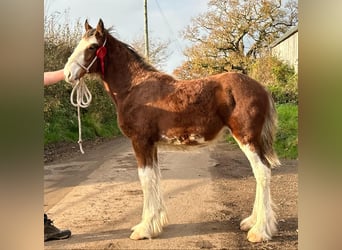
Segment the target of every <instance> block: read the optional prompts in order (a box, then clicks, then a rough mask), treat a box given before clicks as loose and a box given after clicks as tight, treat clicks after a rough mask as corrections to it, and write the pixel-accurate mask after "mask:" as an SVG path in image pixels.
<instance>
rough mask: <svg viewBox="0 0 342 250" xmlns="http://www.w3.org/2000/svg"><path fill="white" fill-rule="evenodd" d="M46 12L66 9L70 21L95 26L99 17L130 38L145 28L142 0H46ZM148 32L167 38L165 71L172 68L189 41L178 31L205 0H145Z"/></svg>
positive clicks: (203, 6)
mask: <svg viewBox="0 0 342 250" xmlns="http://www.w3.org/2000/svg"><path fill="white" fill-rule="evenodd" d="M44 2H45V7H44V9H45V12H46V13H45V15H49V14H52V13H54V12H56V11H57V12H61V13H63V12H64V11H66V10H67V11H68V12H69V14H70V18H71V21H72V22H74V21H76V20H78V19H79V20H80V21H81V22H82V23H83V22H84V21H85V19H88V21H89V23H90V24H91V25H92V26H96V24H97V22H98V20H99V18H102V20H103V22H104V24H105V27H111V26H113V27H114V29H115V34H117V37H118V38H119V39H120V40H122V41H124V42H128V43H129V42H131V41H132V40H134V39H135V38H138V37H142V36H143V32H144V0H91V1H90V0H45V1H44ZM147 3H148V19H149V32H150V37H151V38H159V39H161V40H163V41H170V46H169V50H170V56H169V59H168V61H167V62H166V63H165V67H164V68H163V70H164V71H166V72H168V73H172V71H173V70H174V69H175V68H176V67H178V66H180V65H181V64H182V62H183V60H184V59H185V58H184V56H183V54H182V50H183V49H184V48H185V47H186V44H188V43H187V42H186V41H185V40H183V39H182V37H181V35H180V31H182V30H184V29H185V27H186V26H187V25H188V24H189V23H190V20H191V18H193V17H196V16H198V15H199V14H200V13H203V12H205V11H206V10H207V3H208V0H148V1H147Z"/></svg>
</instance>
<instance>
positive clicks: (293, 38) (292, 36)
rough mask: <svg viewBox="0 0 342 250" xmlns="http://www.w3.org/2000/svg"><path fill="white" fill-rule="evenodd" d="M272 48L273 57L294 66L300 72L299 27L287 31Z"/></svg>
mask: <svg viewBox="0 0 342 250" xmlns="http://www.w3.org/2000/svg"><path fill="white" fill-rule="evenodd" d="M270 47H271V53H272V55H273V56H275V57H277V58H278V59H280V60H282V61H284V62H286V63H287V64H289V65H290V66H293V67H294V70H295V72H296V73H297V72H298V26H296V27H293V28H292V29H290V30H289V31H287V32H286V33H285V34H284V35H283V36H282V37H280V38H278V39H277V40H276V41H274V42H273V43H272V44H271V46H270Z"/></svg>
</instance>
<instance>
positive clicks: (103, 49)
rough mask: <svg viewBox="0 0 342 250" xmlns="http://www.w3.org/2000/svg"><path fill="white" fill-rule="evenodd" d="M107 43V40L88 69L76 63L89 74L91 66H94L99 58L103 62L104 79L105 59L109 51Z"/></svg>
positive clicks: (97, 51)
mask: <svg viewBox="0 0 342 250" xmlns="http://www.w3.org/2000/svg"><path fill="white" fill-rule="evenodd" d="M106 42H107V38H106V39H105V41H104V43H103V44H102V46H101V47H100V48H98V49H97V50H96V56H95V57H94V59H93V60H92V61H91V63H90V64H89V65H88V67H86V66H84V65H82V64H80V63H79V62H78V61H76V63H77V64H78V65H79V66H80V67H81V68H83V69H84V70H85V71H86V72H87V73H89V69H90V68H91V66H93V64H94V63H95V61H96V59H97V58H99V59H100V61H101V70H102V75H103V77H104V57H105V56H106V54H107V49H106V47H105V45H106Z"/></svg>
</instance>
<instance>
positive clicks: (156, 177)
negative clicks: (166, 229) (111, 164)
mask: <svg viewBox="0 0 342 250" xmlns="http://www.w3.org/2000/svg"><path fill="white" fill-rule="evenodd" d="M132 144H133V148H134V151H135V154H136V158H137V162H138V174H139V179H140V183H141V186H142V190H143V195H144V205H143V212H142V220H141V222H140V223H139V224H137V225H136V226H134V227H133V228H132V231H133V232H132V234H131V236H130V238H131V239H134V240H139V239H146V238H147V239H151V238H152V237H156V236H158V235H159V234H160V233H161V232H162V231H163V226H165V225H166V224H167V223H168V219H167V213H166V209H165V205H164V201H163V197H162V194H161V190H160V170H159V166H158V159H157V148H156V146H154V145H148V144H145V143H141V142H140V143H139V142H137V141H133V142H132Z"/></svg>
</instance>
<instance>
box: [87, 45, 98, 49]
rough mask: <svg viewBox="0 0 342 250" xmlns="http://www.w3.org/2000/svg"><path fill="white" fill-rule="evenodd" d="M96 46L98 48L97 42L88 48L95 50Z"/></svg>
mask: <svg viewBox="0 0 342 250" xmlns="http://www.w3.org/2000/svg"><path fill="white" fill-rule="evenodd" d="M96 48H97V44H91V45H90V46H89V48H88V49H89V50H95V49H96Z"/></svg>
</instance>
